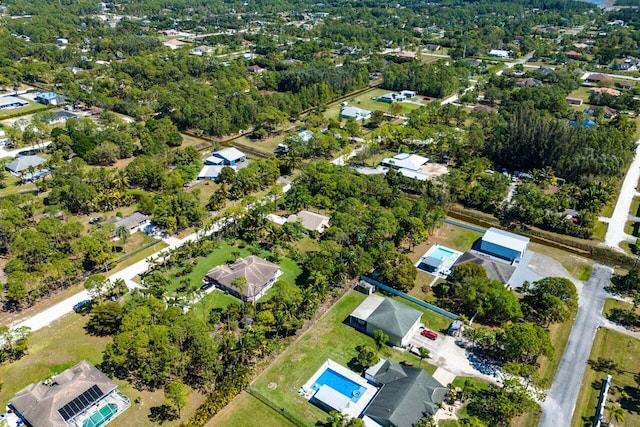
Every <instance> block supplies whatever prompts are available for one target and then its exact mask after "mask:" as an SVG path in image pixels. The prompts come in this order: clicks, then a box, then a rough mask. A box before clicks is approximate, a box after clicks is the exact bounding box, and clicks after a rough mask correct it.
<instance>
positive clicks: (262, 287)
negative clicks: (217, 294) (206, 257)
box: [204, 255, 282, 302]
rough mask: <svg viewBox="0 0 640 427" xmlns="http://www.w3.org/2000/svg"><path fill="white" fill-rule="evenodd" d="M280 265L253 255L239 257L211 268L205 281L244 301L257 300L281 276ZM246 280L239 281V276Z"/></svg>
mask: <svg viewBox="0 0 640 427" xmlns="http://www.w3.org/2000/svg"><path fill="white" fill-rule="evenodd" d="M281 274H282V271H281V270H280V267H279V266H277V265H276V264H273V263H271V262H269V261H267V260H264V259H262V258H258V257H257V256H254V255H251V256H248V257H246V258H239V259H238V260H236V262H234V263H233V264H231V265H219V266H217V267H214V268H212V269H211V270H209V272H208V273H207V275H206V276H205V278H204V281H205V282H207V283H211V284H213V285H214V286H216V287H217V288H220V289H222V290H225V291H227V292H229V293H231V294H232V295H235V296H236V297H238V298H240V299H242V300H243V301H251V302H256V301H257V300H258V299H259V298H261V297H262V296H264V294H265V293H266V292H267V291H268V290H269V289H271V287H272V286H273V284H274V283H275V282H276V279H277V278H278V277H280V275H281ZM241 277H243V278H244V280H242V281H240V283H238V281H237V280H235V279H237V278H241Z"/></svg>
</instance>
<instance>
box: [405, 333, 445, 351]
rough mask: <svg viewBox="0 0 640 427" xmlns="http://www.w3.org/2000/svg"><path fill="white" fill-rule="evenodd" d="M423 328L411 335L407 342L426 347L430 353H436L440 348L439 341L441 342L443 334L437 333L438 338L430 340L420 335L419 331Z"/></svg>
mask: <svg viewBox="0 0 640 427" xmlns="http://www.w3.org/2000/svg"><path fill="white" fill-rule="evenodd" d="M423 330H424V329H420V330H419V331H418V332H417V333H416V334H415V335H414V336H413V337H411V341H409V344H410V345H412V346H414V347H423V348H426V349H427V350H429V351H430V352H431V354H436V353H438V350H439V349H440V343H442V342H443V338H444V336H443V335H442V334H438V338H437V339H435V340H432V339H429V338H427V337H423V336H422V335H420V333H421V332H422V331H423ZM434 332H435V331H434ZM414 353H415V352H414ZM416 354H417V353H416Z"/></svg>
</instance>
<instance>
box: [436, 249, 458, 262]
mask: <svg viewBox="0 0 640 427" xmlns="http://www.w3.org/2000/svg"><path fill="white" fill-rule="evenodd" d="M451 255H453V252H452V251H450V250H447V249H444V248H441V247H437V248H436V250H435V251H433V253H432V254H431V256H432V257H433V258H435V259H439V260H440V261H442V259H443V258H446V257H449V256H451Z"/></svg>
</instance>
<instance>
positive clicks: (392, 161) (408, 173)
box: [380, 153, 429, 181]
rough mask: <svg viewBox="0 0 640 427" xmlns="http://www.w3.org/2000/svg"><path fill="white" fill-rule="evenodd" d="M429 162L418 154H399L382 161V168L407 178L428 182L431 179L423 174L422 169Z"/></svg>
mask: <svg viewBox="0 0 640 427" xmlns="http://www.w3.org/2000/svg"><path fill="white" fill-rule="evenodd" d="M428 162H429V159H428V158H426V157H424V156H420V155H418V154H409V153H399V154H396V155H395V156H393V157H386V158H384V159H382V162H380V166H383V167H387V168H389V169H394V170H396V171H398V173H399V174H401V175H402V176H405V177H407V178H411V179H417V180H420V181H426V180H428V179H429V174H427V173H425V172H422V167H423V166H424V165H425V164H427V163H428Z"/></svg>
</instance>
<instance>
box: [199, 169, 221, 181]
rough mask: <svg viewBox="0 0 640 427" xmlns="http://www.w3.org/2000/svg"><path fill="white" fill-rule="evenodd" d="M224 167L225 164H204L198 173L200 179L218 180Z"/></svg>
mask: <svg viewBox="0 0 640 427" xmlns="http://www.w3.org/2000/svg"><path fill="white" fill-rule="evenodd" d="M224 167H225V166H223V165H204V166H203V167H202V169H200V172H199V173H198V181H204V180H208V181H217V180H218V178H219V176H220V172H222V168H224Z"/></svg>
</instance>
